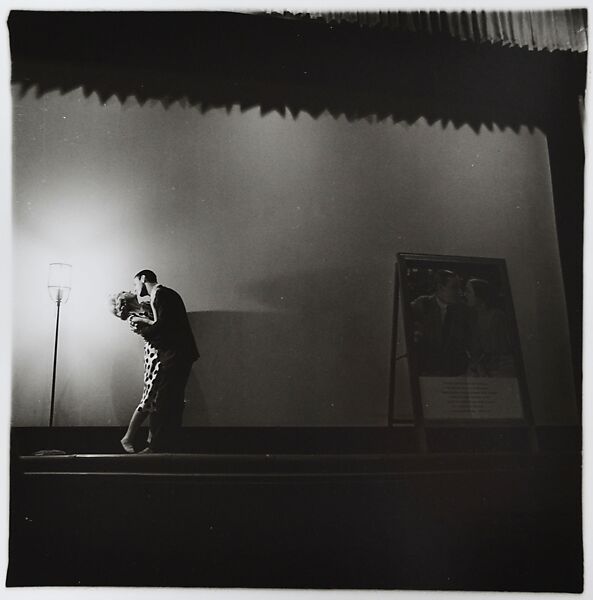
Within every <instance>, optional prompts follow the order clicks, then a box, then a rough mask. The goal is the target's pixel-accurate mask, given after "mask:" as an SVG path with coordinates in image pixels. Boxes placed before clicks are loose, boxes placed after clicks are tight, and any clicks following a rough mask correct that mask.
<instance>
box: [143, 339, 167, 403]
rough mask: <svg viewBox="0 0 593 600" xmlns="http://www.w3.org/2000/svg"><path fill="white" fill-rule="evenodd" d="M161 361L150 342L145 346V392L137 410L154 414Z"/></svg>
mask: <svg viewBox="0 0 593 600" xmlns="http://www.w3.org/2000/svg"><path fill="white" fill-rule="evenodd" d="M160 365H161V363H160V361H159V355H158V352H157V349H156V348H155V347H154V346H151V344H150V343H149V342H145V344H144V390H143V392H142V399H141V400H140V404H138V408H137V410H138V411H140V412H154V409H155V403H154V399H155V396H156V385H155V382H156V379H157V376H158V374H159V368H160Z"/></svg>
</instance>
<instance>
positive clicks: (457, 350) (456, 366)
mask: <svg viewBox="0 0 593 600" xmlns="http://www.w3.org/2000/svg"><path fill="white" fill-rule="evenodd" d="M460 284H461V282H460V279H459V277H458V275H457V274H456V273H454V272H453V271H449V270H445V269H441V270H439V271H437V272H436V273H435V288H436V289H435V293H434V294H431V295H428V296H419V297H418V298H416V299H415V300H414V301H413V302H412V303H411V308H412V317H413V320H414V342H415V350H416V357H417V365H418V374H419V375H428V376H437V377H454V376H458V375H463V374H465V372H466V369H467V365H468V350H467V349H468V343H469V315H468V309H467V306H466V305H465V304H464V303H463V302H462V291H461V285H460Z"/></svg>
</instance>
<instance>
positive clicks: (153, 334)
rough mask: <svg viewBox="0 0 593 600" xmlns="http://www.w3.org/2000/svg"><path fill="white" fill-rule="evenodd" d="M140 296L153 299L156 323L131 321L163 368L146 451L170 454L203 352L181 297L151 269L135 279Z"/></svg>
mask: <svg viewBox="0 0 593 600" xmlns="http://www.w3.org/2000/svg"><path fill="white" fill-rule="evenodd" d="M134 291H135V293H136V295H137V296H139V297H140V296H146V295H148V296H150V302H151V305H152V312H153V315H154V320H155V322H154V323H153V324H152V325H146V324H144V323H142V322H139V321H136V320H135V319H134V318H133V317H132V319H130V326H131V327H132V330H133V331H134V332H135V333H138V334H139V335H141V336H142V337H143V338H144V339H145V340H147V341H148V342H150V343H151V344H152V345H153V346H154V347H155V348H156V349H157V351H158V356H159V361H160V367H159V372H158V376H157V380H156V382H155V384H156V396H155V410H154V412H152V413H151V414H150V434H151V435H150V437H151V439H150V443H149V446H148V448H146V449H145V450H143V452H169V451H171V450H174V449H175V448H176V446H177V444H178V442H179V435H180V433H181V424H182V417H183V408H184V405H185V400H184V393H185V386H186V384H187V380H188V378H189V374H190V371H191V367H192V364H193V363H194V362H195V361H196V360H197V359H198V357H199V356H200V355H199V352H198V349H197V347H196V342H195V340H194V336H193V333H192V330H191V327H190V324H189V320H188V318H187V311H186V310H185V305H184V303H183V300H182V299H181V296H180V295H179V294H178V293H177V292H176V291H174V290H172V289H170V288H167V287H165V286H163V285H160V284H159V283H157V278H156V275H155V274H154V272H153V271H150V270H148V269H146V270H143V271H140V272H139V273H137V274H136V275H135V276H134Z"/></svg>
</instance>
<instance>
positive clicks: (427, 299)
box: [396, 253, 532, 424]
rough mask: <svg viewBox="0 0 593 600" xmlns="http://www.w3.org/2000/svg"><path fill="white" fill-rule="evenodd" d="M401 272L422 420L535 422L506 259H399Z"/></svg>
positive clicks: (409, 350) (416, 405)
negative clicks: (532, 416)
mask: <svg viewBox="0 0 593 600" xmlns="http://www.w3.org/2000/svg"><path fill="white" fill-rule="evenodd" d="M397 271H398V278H397V279H398V284H399V286H400V288H401V300H402V304H403V321H404V330H405V339H406V346H407V354H408V363H409V368H410V378H411V380H410V383H411V389H412V396H413V403H414V412H415V416H416V418H417V419H418V418H420V419H422V421H423V422H426V423H427V424H428V423H430V422H454V423H460V422H474V423H480V422H487V423H493V422H516V423H517V424H520V423H521V422H526V421H527V422H528V423H530V422H531V421H532V419H531V412H530V406H529V402H528V395H527V386H526V382H525V375H524V368H523V362H522V357H521V350H520V346H519V336H518V332H517V325H516V319H515V312H514V308H513V302H512V295H511V290H510V285H509V280H508V276H507V271H506V263H505V261H504V260H503V259H492V258H473V257H472V258H469V257H455V256H437V255H423V254H405V253H401V254H398V264H397ZM396 293H397V292H396Z"/></svg>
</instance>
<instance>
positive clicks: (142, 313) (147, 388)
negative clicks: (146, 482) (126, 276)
mask: <svg viewBox="0 0 593 600" xmlns="http://www.w3.org/2000/svg"><path fill="white" fill-rule="evenodd" d="M110 301H111V304H112V307H111V311H112V312H113V314H114V315H115V316H116V317H119V318H120V319H122V321H127V320H129V319H130V318H132V317H134V320H135V321H136V322H138V321H140V322H143V323H146V324H147V325H152V324H153V323H154V322H155V321H154V318H153V314H152V310H151V307H150V302H142V303H139V302H138V299H137V298H136V295H135V294H133V293H131V292H120V293H119V294H115V295H114V296H112V297H111V298H110ZM159 368H160V361H159V355H158V351H157V349H156V348H155V347H154V346H152V345H151V344H150V343H149V342H145V343H144V389H143V390H142V397H141V399H140V402H139V404H138V406H137V407H136V409H135V410H134V413H133V414H132V418H131V419H130V424H129V425H128V430H127V431H126V434H125V435H124V437H123V438H122V439H121V445H122V447H123V449H124V450H125V451H126V452H128V453H129V454H132V453H134V451H135V450H134V446H133V440H134V437H135V436H136V433H137V431H138V429H140V427H141V426H142V423H144V421H145V419H146V417H147V416H148V415H149V414H150V413H151V412H153V411H154V397H155V392H156V381H157V377H158V374H159ZM149 437H150V433H149ZM148 441H149V442H150V439H149V440H148Z"/></svg>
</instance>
